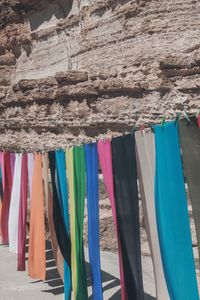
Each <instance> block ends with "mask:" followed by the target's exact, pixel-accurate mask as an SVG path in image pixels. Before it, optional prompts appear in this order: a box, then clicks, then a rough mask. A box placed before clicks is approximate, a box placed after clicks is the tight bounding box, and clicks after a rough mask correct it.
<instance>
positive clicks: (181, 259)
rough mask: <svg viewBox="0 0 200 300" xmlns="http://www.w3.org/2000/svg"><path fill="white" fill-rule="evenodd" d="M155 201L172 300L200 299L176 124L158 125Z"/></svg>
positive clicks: (164, 264) (156, 134) (166, 275)
mask: <svg viewBox="0 0 200 300" xmlns="http://www.w3.org/2000/svg"><path fill="white" fill-rule="evenodd" d="M154 131H155V143H156V179H155V203H156V216H157V224H158V234H159V241H160V249H161V255H162V261H163V268H164V273H165V278H166V282H167V287H168V291H169V296H170V299H176V300H182V299H193V300H195V299H199V295H198V288H197V280H196V274H195V265H194V257H193V251H192V241H191V234H190V225H189V215H188V209H187V200H186V193H185V187H184V179H183V172H182V165H181V155H180V147H179V140H178V129H177V124H176V123H174V122H168V123H166V124H164V125H163V126H159V125H158V126H155V127H154Z"/></svg>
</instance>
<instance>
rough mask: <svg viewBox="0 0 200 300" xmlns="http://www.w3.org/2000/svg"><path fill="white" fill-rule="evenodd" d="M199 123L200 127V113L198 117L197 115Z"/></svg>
mask: <svg viewBox="0 0 200 300" xmlns="http://www.w3.org/2000/svg"><path fill="white" fill-rule="evenodd" d="M197 123H198V126H199V128H200V114H199V115H198V117H197Z"/></svg>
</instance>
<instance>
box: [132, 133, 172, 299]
mask: <svg viewBox="0 0 200 300" xmlns="http://www.w3.org/2000/svg"><path fill="white" fill-rule="evenodd" d="M135 140H136V149H137V151H136V152H137V155H136V158H137V166H138V176H139V183H140V191H141V198H142V204H143V211H144V218H145V224H146V231H147V237H148V242H149V245H150V250H151V257H152V260H153V267H154V275H155V282H156V299H157V300H170V297H169V293H168V290H167V285H166V281H165V276H164V271H163V265H162V259H161V253H160V245H159V239H158V229H157V222H156V211H155V200H154V199H155V195H154V179H155V140H154V134H153V133H152V131H151V130H148V131H143V132H141V131H137V132H135Z"/></svg>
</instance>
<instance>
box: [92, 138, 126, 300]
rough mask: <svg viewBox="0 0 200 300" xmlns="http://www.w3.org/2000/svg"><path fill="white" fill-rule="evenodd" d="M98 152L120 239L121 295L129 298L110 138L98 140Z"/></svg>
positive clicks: (124, 299) (123, 298)
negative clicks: (116, 205) (123, 261)
mask: <svg viewBox="0 0 200 300" xmlns="http://www.w3.org/2000/svg"><path fill="white" fill-rule="evenodd" d="M98 154H99V160H100V165H101V169H102V173H103V177H104V182H105V186H106V190H107V193H108V195H109V199H110V204H111V208H112V214H113V219H114V223H115V228H116V233H117V241H118V252H119V269H120V282H121V294H122V295H121V296H122V300H126V299H127V293H126V286H125V281H124V270H123V264H122V250H121V243H120V237H119V228H118V223H117V214H116V207H115V195H114V184H113V168H112V152H111V142H110V140H108V139H106V140H100V141H99V142H98Z"/></svg>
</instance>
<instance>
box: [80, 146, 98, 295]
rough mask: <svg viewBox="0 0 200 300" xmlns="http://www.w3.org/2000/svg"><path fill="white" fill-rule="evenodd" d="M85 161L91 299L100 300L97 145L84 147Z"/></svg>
mask: <svg viewBox="0 0 200 300" xmlns="http://www.w3.org/2000/svg"><path fill="white" fill-rule="evenodd" d="M84 149H85V159H86V181H87V209H88V244H89V261H90V270H91V277H92V294H93V295H92V297H93V298H92V299H94V300H102V299H103V292H102V283H101V265H100V245H99V186H98V152H97V144H96V143H93V144H87V145H85V146H84Z"/></svg>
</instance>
